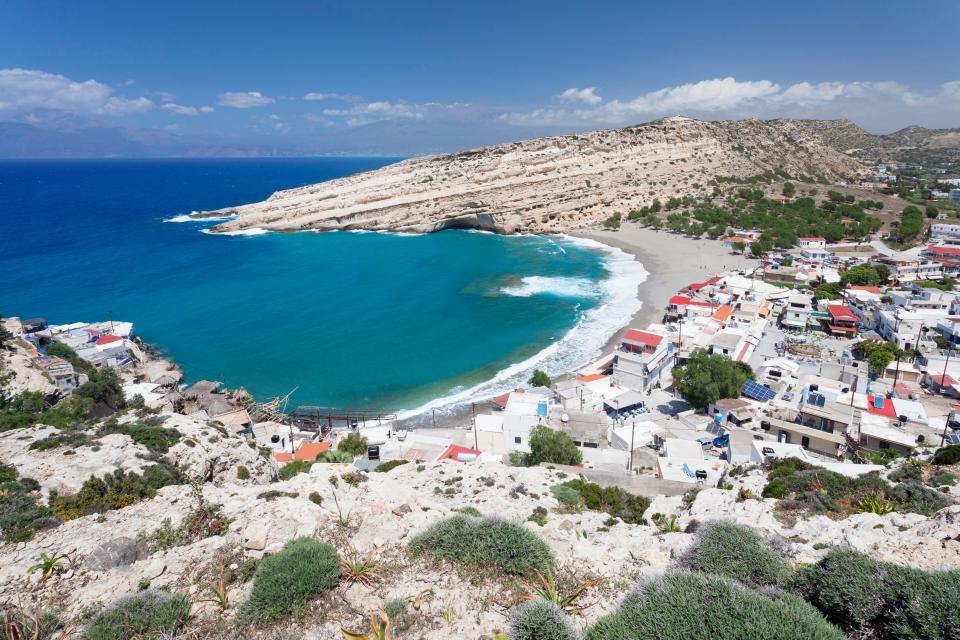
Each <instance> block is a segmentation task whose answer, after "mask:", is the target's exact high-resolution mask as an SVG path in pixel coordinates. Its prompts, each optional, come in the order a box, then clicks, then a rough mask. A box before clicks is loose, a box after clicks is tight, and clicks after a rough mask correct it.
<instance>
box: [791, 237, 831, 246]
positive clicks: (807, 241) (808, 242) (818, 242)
mask: <svg viewBox="0 0 960 640" xmlns="http://www.w3.org/2000/svg"><path fill="white" fill-rule="evenodd" d="M797 246H799V247H800V248H801V249H825V248H826V246H827V239H826V238H821V237H820V236H814V237H809V238H797Z"/></svg>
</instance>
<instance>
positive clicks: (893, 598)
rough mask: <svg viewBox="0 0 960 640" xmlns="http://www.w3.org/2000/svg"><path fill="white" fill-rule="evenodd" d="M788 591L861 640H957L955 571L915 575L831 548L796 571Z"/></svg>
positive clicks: (959, 594) (958, 580)
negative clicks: (816, 560)
mask: <svg viewBox="0 0 960 640" xmlns="http://www.w3.org/2000/svg"><path fill="white" fill-rule="evenodd" d="M792 589H793V590H794V591H795V592H796V593H798V594H800V595H801V596H803V597H804V598H806V599H807V600H809V601H810V602H811V603H813V605H814V606H816V607H817V608H818V609H820V610H821V611H822V612H823V613H824V615H825V616H826V617H827V619H828V620H830V621H831V622H833V623H834V624H836V625H837V626H839V627H840V628H841V629H843V630H844V631H846V632H847V633H849V634H851V636H853V637H862V638H867V637H871V638H904V639H912V640H921V639H922V640H934V639H937V638H943V639H951V640H953V639H956V638H957V637H960V609H958V608H957V602H960V571H957V570H954V571H933V572H928V571H921V570H919V569H913V568H910V567H902V566H899V565H894V564H890V563H886V562H878V561H876V560H874V559H872V558H870V557H869V556H866V555H863V554H860V553H857V552H855V551H851V550H845V549H836V550H833V551H831V552H829V553H828V554H827V556H826V557H824V558H823V559H822V560H821V561H820V562H818V563H817V564H815V565H812V566H808V567H805V568H803V569H801V570H800V571H799V572H798V573H797V575H796V577H795V578H794V580H793V584H792Z"/></svg>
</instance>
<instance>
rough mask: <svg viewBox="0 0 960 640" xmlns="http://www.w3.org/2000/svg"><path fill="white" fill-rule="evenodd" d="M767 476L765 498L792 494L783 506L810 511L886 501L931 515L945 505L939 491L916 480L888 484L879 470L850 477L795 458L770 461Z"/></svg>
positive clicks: (852, 509) (853, 509)
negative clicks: (790, 498) (791, 497)
mask: <svg viewBox="0 0 960 640" xmlns="http://www.w3.org/2000/svg"><path fill="white" fill-rule="evenodd" d="M912 466H913V465H904V467H912ZM905 473H910V472H905ZM767 478H768V480H769V482H768V483H767V486H766V487H764V490H763V496H764V497H766V498H786V497H788V496H790V495H791V494H792V495H793V499H792V500H791V501H790V502H789V503H787V504H785V505H784V506H786V507H789V508H795V509H800V510H806V511H809V512H812V513H826V512H833V513H838V514H841V515H846V514H850V513H860V512H862V511H865V510H871V509H868V508H867V507H868V506H870V505H874V504H879V503H880V502H883V503H886V502H889V503H890V504H889V507H892V509H893V510H894V511H899V512H901V513H906V512H913V513H920V514H923V515H930V514H931V513H933V512H935V511H938V510H940V509H942V508H943V507H944V506H946V505H947V504H948V501H947V500H946V498H944V497H943V495H942V494H940V493H938V492H937V491H933V490H931V489H929V488H927V487H924V486H923V485H922V484H920V483H919V482H917V481H915V480H905V481H903V482H899V483H897V484H894V485H891V484H890V483H888V482H887V481H886V480H884V479H883V478H881V477H880V474H879V473H878V472H872V473H867V474H864V475H862V476H859V477H856V478H851V477H848V476H845V475H842V474H839V473H835V472H833V471H829V470H827V469H823V468H820V467H814V466H812V465H809V464H807V463H805V462H802V461H800V460H796V459H795V458H788V459H786V460H779V461H776V462H773V463H771V465H770V471H769V474H768V476H767ZM884 508H886V507H884Z"/></svg>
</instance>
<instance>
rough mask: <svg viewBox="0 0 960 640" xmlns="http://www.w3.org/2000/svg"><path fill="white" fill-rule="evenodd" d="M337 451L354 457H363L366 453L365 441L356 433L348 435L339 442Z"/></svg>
mask: <svg viewBox="0 0 960 640" xmlns="http://www.w3.org/2000/svg"><path fill="white" fill-rule="evenodd" d="M337 451H343V452H344V453H349V454H350V455H352V456H354V457H356V456H362V455H365V454H366V453H367V439H366V438H364V437H363V436H361V435H358V434H356V433H348V434H347V437H345V438H343V439H341V440H340V443H339V444H338V445H337Z"/></svg>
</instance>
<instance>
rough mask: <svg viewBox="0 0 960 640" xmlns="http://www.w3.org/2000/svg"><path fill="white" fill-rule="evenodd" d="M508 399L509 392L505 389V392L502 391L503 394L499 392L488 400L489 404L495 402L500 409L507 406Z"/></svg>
mask: <svg viewBox="0 0 960 640" xmlns="http://www.w3.org/2000/svg"><path fill="white" fill-rule="evenodd" d="M508 400H510V392H509V391H507V392H506V393H504V394H501V395H499V396H497V397H496V398H492V399H491V400H490V404H495V405H497V406H498V407H500V408H501V409H505V408H506V407H507V401H508Z"/></svg>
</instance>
